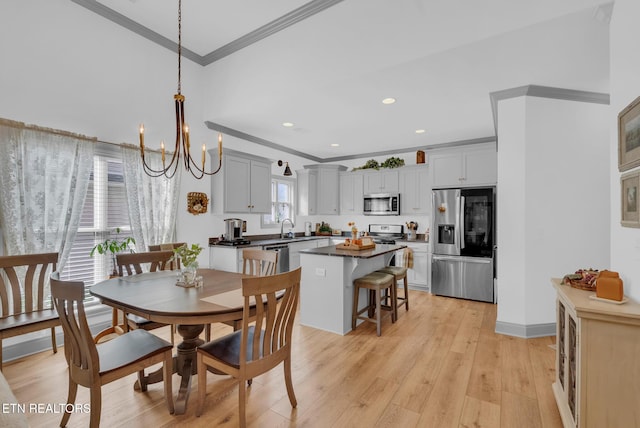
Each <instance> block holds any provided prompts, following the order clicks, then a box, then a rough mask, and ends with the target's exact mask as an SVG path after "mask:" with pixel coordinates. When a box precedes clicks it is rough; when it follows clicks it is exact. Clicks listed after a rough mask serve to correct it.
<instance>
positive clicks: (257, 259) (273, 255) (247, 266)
mask: <svg viewBox="0 0 640 428" xmlns="http://www.w3.org/2000/svg"><path fill="white" fill-rule="evenodd" d="M276 266H278V252H277V251H268V250H258V249H254V248H245V249H244V250H242V273H244V274H246V275H255V276H267V275H273V274H275V273H276Z"/></svg>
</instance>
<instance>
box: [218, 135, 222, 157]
mask: <svg viewBox="0 0 640 428" xmlns="http://www.w3.org/2000/svg"><path fill="white" fill-rule="evenodd" d="M218 158H220V160H222V134H218Z"/></svg>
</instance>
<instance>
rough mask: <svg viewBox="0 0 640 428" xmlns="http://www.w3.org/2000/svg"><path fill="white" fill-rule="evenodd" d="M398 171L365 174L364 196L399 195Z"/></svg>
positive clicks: (378, 171) (376, 171)
mask: <svg viewBox="0 0 640 428" xmlns="http://www.w3.org/2000/svg"><path fill="white" fill-rule="evenodd" d="M398 191H399V187H398V171H397V169H385V170H374V171H366V170H365V172H364V194H365V195H368V194H371V193H398Z"/></svg>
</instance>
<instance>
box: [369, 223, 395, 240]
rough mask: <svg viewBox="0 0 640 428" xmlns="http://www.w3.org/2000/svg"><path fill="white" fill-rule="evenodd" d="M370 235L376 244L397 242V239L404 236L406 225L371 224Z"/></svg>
mask: <svg viewBox="0 0 640 428" xmlns="http://www.w3.org/2000/svg"><path fill="white" fill-rule="evenodd" d="M369 236H371V237H372V238H373V242H375V243H376V244H395V243H396V240H398V239H402V238H404V225H402V224H370V225H369Z"/></svg>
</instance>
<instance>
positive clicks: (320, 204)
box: [296, 164, 347, 215]
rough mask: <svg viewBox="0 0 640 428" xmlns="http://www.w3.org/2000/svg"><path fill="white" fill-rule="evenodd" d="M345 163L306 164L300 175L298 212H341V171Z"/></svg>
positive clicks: (298, 174)
mask: <svg viewBox="0 0 640 428" xmlns="http://www.w3.org/2000/svg"><path fill="white" fill-rule="evenodd" d="M346 169H347V167H345V166H343V165H322V164H317V165H305V166H304V169H303V170H298V171H296V174H297V177H298V214H299V215H322V214H339V213H340V180H339V173H340V171H345V170H346Z"/></svg>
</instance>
